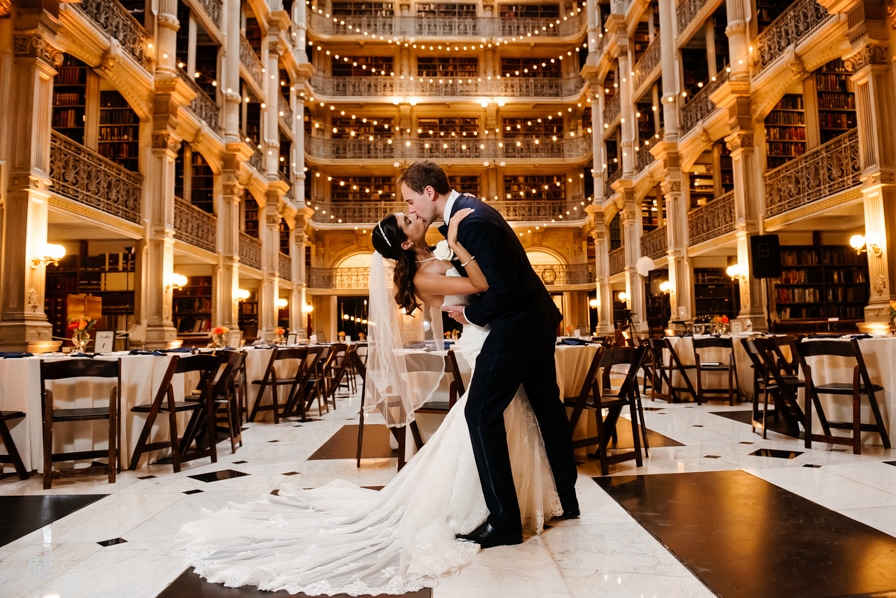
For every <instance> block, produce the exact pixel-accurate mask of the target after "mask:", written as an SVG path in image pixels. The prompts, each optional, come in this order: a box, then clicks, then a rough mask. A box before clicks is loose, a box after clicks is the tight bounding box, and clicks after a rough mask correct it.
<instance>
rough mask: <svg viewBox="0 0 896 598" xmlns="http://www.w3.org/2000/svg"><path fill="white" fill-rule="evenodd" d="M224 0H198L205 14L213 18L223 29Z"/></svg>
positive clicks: (219, 27) (219, 28)
mask: <svg viewBox="0 0 896 598" xmlns="http://www.w3.org/2000/svg"><path fill="white" fill-rule="evenodd" d="M222 1H223V0H197V2H198V3H199V5H200V6H201V7H202V9H203V10H204V11H205V14H207V15H208V16H209V18H211V20H212V23H214V24H215V27H217V28H218V31H221V4H222Z"/></svg>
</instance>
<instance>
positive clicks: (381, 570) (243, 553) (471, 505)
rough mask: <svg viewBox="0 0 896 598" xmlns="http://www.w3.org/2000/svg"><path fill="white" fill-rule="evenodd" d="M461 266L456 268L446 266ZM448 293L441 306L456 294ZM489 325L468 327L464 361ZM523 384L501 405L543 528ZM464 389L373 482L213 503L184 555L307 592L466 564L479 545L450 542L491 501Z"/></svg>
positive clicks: (533, 524) (235, 574)
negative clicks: (425, 437)
mask: <svg viewBox="0 0 896 598" xmlns="http://www.w3.org/2000/svg"><path fill="white" fill-rule="evenodd" d="M449 272H450V273H452V274H453V275H455V276H456V275H457V272H456V271H454V270H451V271H449ZM455 299H456V298H446V304H449V303H450V302H452V301H453V302H454V303H455V304H456V303H459V302H460V301H457V300H455ZM487 335H488V330H487V329H486V328H481V327H479V326H475V325H467V326H465V327H464V330H463V334H462V337H461V340H460V341H459V342H458V344H457V347H458V348H459V349H460V350H461V351H462V354H463V356H464V358H465V359H466V360H467V361H468V363H470V364H472V363H474V362H475V357H476V355H478V353H479V351H480V349H481V348H482V343H483V342H484V340H485V338H486V336H487ZM522 393H523V391H522V389H520V394H518V395H517V397H516V398H514V400H513V401H512V402H511V404H510V406H509V407H508V408H507V410H506V411H505V414H504V419H505V422H506V426H507V436H508V445H509V449H510V456H511V461H512V464H513V475H514V482H515V485H516V489H517V496H518V497H519V502H520V511H521V513H522V515H523V527H524V529H525V530H526V531H528V532H533V533H540V532H541V531H542V529H543V527H544V522H545V520H549V519H550V518H551V517H555V516H558V515H560V514H562V512H563V509H562V507H561V505H560V500H559V498H558V496H557V491H556V488H555V486H554V479H553V476H552V474H551V470H550V467H549V466H548V463H547V458H546V456H545V453H544V446H543V444H542V440H541V434H540V432H539V429H538V425H537V422H536V420H535V416H534V414H533V413H532V409H531V407H530V406H529V403H528V401H527V400H526V399H525V398H524V397H523V396H522ZM465 404H466V396H463V397H461V398H460V399H459V400H458V402H457V404H456V405H455V406H454V407H453V408H452V409H451V411H450V412H449V413H448V415H447V416H446V417H445V419H444V421H443V422H442V424H441V425H440V426H439V428H438V430H437V431H436V432H435V434H433V436H432V438H430V440H429V441H428V442H427V443H426V444H425V445H424V446H423V448H422V449H421V450H420V451H419V452H418V453H417V454H416V455H415V456H414V457H413V458H412V459H411V460H410V461H409V462H408V463H407V465H406V466H405V467H404V468H403V469H402V470H401V471H400V472H399V473H398V474H397V475H396V476H395V477H394V478H393V479H392V480H391V481H390V482H389V483H388V484H387V485H386V486H385V487H383V488H382V489H381V490H379V491H376V490H371V489H365V488H359V487H358V486H355V485H353V484H350V483H348V482H345V481H341V480H336V481H333V482H330V483H328V484H326V485H324V486H322V487H320V488H314V489H311V490H305V489H302V488H300V487H298V486H292V485H286V486H284V487H282V488H280V490H279V493H278V496H267V497H266V498H265V499H263V500H259V501H257V502H252V503H249V504H243V505H234V504H231V505H229V506H228V507H227V508H226V509H224V510H222V511H218V512H214V513H212V512H204V513H203V514H202V519H200V520H198V521H194V522H191V523H188V524H186V525H185V526H184V527H183V528H182V542H183V543H184V544H185V548H186V554H187V561H188V563H189V564H190V565H192V566H193V567H194V568H195V571H196V573H198V574H199V575H200V576H202V577H204V578H206V579H207V580H208V581H211V582H215V583H222V584H224V585H225V586H230V587H238V586H247V585H251V586H258V587H259V588H260V589H262V590H269V591H277V590H286V591H287V592H289V593H299V592H302V593H304V594H308V595H320V594H325V595H332V594H340V593H344V594H349V595H353V596H356V595H359V594H371V595H378V594H404V593H407V592H413V591H417V590H419V589H421V588H424V587H431V586H433V585H435V584H436V583H437V581H438V578H439V577H440V576H442V575H446V574H450V573H456V572H457V571H458V569H459V568H460V567H461V566H463V565H465V564H467V563H469V562H470V561H471V560H472V558H473V556H474V555H475V553H476V552H478V550H479V545H478V544H474V543H469V542H460V541H457V540H455V537H454V536H455V534H457V533H466V532H469V531H471V530H473V529H474V528H475V527H476V526H478V525H479V524H480V523H482V522H483V521H485V519H486V517H487V515H488V510H487V508H486V506H485V500H484V499H483V496H482V487H481V485H480V482H479V474H478V472H477V470H476V463H475V461H474V458H473V450H472V446H471V444H470V436H469V431H468V429H467V425H466V420H465V418H464V413H463V411H464V405H465Z"/></svg>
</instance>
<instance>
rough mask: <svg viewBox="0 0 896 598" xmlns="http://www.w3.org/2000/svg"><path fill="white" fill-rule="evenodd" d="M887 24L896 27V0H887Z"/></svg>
mask: <svg viewBox="0 0 896 598" xmlns="http://www.w3.org/2000/svg"><path fill="white" fill-rule="evenodd" d="M886 10H887V25H889V26H890V27H891V28H893V29H896V0H887V3H886Z"/></svg>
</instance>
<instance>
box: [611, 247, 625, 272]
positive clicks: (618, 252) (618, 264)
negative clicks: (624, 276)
mask: <svg viewBox="0 0 896 598" xmlns="http://www.w3.org/2000/svg"><path fill="white" fill-rule="evenodd" d="M608 257H609V258H610V276H613V275H614V274H619V273H620V272H622V271H623V270H625V247H620V248H619V249H614V250H613V251H611V252H610V253H609V254H608Z"/></svg>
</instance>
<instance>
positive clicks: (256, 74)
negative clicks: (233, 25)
mask: <svg viewBox="0 0 896 598" xmlns="http://www.w3.org/2000/svg"><path fill="white" fill-rule="evenodd" d="M240 64H241V65H243V67H244V68H245V69H246V72H248V73H249V75H250V76H251V77H252V79H253V80H254V81H255V82H256V83H257V84H258V86H259V87H260V88H261V89H265V85H264V65H263V64H261V58H259V57H258V54H256V53H255V50H253V49H252V44H250V43H249V40H247V39H246V36H244V35H240Z"/></svg>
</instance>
